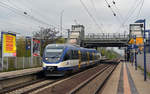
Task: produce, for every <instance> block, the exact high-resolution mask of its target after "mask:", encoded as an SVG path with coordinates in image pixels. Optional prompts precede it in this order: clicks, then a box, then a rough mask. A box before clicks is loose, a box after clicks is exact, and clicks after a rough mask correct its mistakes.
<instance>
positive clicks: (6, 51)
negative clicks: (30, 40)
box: [1, 32, 16, 71]
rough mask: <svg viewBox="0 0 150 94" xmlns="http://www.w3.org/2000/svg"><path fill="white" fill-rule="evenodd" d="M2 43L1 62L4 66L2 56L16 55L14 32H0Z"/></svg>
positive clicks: (2, 66)
mask: <svg viewBox="0 0 150 94" xmlns="http://www.w3.org/2000/svg"><path fill="white" fill-rule="evenodd" d="M1 38H2V39H1V43H2V64H1V69H2V71H3V68H4V57H16V34H13V33H9V32H1Z"/></svg>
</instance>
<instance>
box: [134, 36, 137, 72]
mask: <svg viewBox="0 0 150 94" xmlns="http://www.w3.org/2000/svg"><path fill="white" fill-rule="evenodd" d="M134 44H135V46H136V35H135V36H134ZM134 54H135V70H137V58H136V47H135V50H134Z"/></svg>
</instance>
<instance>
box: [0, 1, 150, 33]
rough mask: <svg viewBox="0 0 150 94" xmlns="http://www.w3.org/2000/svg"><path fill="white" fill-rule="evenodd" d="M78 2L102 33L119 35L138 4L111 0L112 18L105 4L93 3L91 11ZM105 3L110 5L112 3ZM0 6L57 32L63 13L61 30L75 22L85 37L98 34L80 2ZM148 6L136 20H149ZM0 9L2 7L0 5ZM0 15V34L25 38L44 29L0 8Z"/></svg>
mask: <svg viewBox="0 0 150 94" xmlns="http://www.w3.org/2000/svg"><path fill="white" fill-rule="evenodd" d="M82 1H83V2H84V3H85V5H86V6H87V8H88V9H89V11H90V13H91V14H92V15H93V16H94V18H95V20H96V22H97V23H98V24H99V25H100V26H101V27H102V28H103V29H104V30H105V31H106V32H108V33H114V32H123V29H119V27H120V23H122V22H123V21H125V20H126V19H127V16H126V15H127V14H128V11H129V10H130V9H132V7H133V6H134V5H136V4H137V3H138V2H139V1H140V0H133V1H131V0H115V1H116V6H117V7H115V6H112V9H113V10H114V11H115V13H116V14H117V16H116V17H114V16H113V13H112V12H111V10H110V9H109V8H108V6H107V4H106V2H105V0H93V4H94V6H95V8H96V9H94V7H93V5H92V2H91V1H90V0H82ZM107 1H108V2H109V3H110V4H111V5H112V0H107ZM1 2H3V3H5V4H7V5H9V6H11V7H14V8H16V9H17V10H21V11H25V12H27V13H28V14H29V15H32V16H34V17H36V18H38V19H40V20H42V21H44V22H46V23H48V24H52V25H55V26H57V27H58V28H59V24H60V15H61V11H62V10H64V13H63V26H64V28H70V27H71V25H72V24H75V22H74V20H76V21H77V22H78V23H79V24H83V25H85V28H86V32H87V33H91V32H96V33H99V32H100V30H99V28H98V27H97V26H96V25H95V23H94V22H93V21H92V19H91V18H90V17H89V15H88V14H87V12H86V11H85V9H84V7H83V6H82V4H81V3H80V0H7V1H6V0H1ZM149 3H150V1H149V0H147V1H145V3H144V6H143V9H142V12H141V15H140V17H139V18H147V19H149V18H150V17H149V12H148V10H147V9H148V8H149ZM0 5H2V4H1V3H0ZM138 10H139V7H138V8H137V10H136V11H135V13H134V14H133V17H132V18H131V19H130V20H129V21H127V23H126V26H129V23H133V22H134V21H135V19H136V18H137V17H136V16H137V13H138ZM0 13H1V15H0V29H1V30H13V31H15V32H20V33H21V34H26V33H31V31H36V30H39V26H45V25H43V24H40V23H38V22H36V21H34V20H32V19H31V18H29V17H25V16H21V15H18V14H16V13H14V12H12V11H11V10H10V9H6V8H3V7H1V6H0ZM131 13H132V12H131ZM120 14H121V15H122V16H123V18H124V20H123V19H122V18H121V16H120ZM148 24H149V23H148ZM117 30H121V31H117Z"/></svg>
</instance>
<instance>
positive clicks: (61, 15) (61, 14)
mask: <svg viewBox="0 0 150 94" xmlns="http://www.w3.org/2000/svg"><path fill="white" fill-rule="evenodd" d="M63 13H64V10H62V11H61V13H60V32H61V36H62V17H63Z"/></svg>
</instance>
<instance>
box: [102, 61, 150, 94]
mask: <svg viewBox="0 0 150 94" xmlns="http://www.w3.org/2000/svg"><path fill="white" fill-rule="evenodd" d="M102 94H150V80H149V79H148V80H147V81H144V76H143V72H142V71H141V70H139V69H138V70H137V71H136V70H135V68H134V66H132V65H131V64H129V63H123V62H122V63H120V64H119V65H118V66H117V68H116V70H115V71H114V72H113V74H112V76H111V77H110V79H109V80H108V81H107V83H106V85H105V87H104V89H103V91H102Z"/></svg>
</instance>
